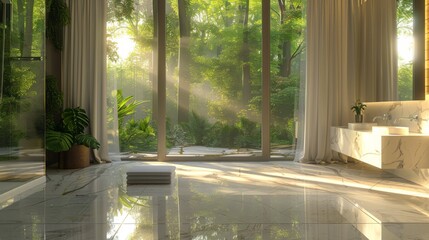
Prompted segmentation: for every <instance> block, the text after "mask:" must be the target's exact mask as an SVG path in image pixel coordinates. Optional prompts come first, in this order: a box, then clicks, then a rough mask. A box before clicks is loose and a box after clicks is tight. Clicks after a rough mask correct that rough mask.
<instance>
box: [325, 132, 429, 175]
mask: <svg viewBox="0 0 429 240" xmlns="http://www.w3.org/2000/svg"><path fill="white" fill-rule="evenodd" d="M350 128H351V127H331V149H332V150H333V151H336V152H338V153H342V154H344V155H346V156H348V157H351V158H354V159H357V160H359V161H362V162H365V163H367V164H370V165H372V166H375V167H377V168H380V169H422V168H429V134H422V133H412V132H410V133H408V132H407V131H403V128H398V127H391V128H385V127H381V128H377V129H376V130H372V129H368V128H360V129H359V128H358V129H356V128H354V129H350ZM375 128H376V127H375Z"/></svg>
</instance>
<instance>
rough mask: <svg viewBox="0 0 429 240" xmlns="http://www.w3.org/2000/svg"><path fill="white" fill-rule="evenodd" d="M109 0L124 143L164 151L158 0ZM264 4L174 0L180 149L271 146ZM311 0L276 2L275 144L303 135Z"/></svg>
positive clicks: (171, 88) (172, 131)
mask: <svg viewBox="0 0 429 240" xmlns="http://www.w3.org/2000/svg"><path fill="white" fill-rule="evenodd" d="M109 4H110V7H109V10H110V11H109V15H108V40H107V41H108V76H109V81H110V83H111V84H112V85H113V84H115V87H113V89H116V90H117V91H113V92H112V94H113V96H116V99H117V101H118V102H117V104H118V116H119V134H120V146H121V151H129V152H145V151H146V152H147V151H155V150H156V146H157V145H156V138H157V134H156V132H157V131H156V116H157V114H156V111H157V109H158V107H157V101H156V99H155V95H154V92H155V91H156V88H157V85H156V81H157V80H156V69H157V66H156V63H157V61H156V58H157V56H156V44H157V42H156V34H157V32H156V30H157V22H156V14H157V1H153V0H110V2H109ZM261 4H262V3H261V1H257V0H228V1H225V0H219V1H208V0H178V1H167V10H166V11H167V12H166V18H167V23H166V31H167V37H166V41H167V43H166V52H167V53H166V62H167V65H166V72H167V142H168V143H167V144H168V146H167V147H169V148H171V149H170V150H171V151H174V149H173V148H174V147H176V150H177V153H179V154H186V150H184V147H186V146H205V147H218V148H225V149H223V150H222V151H223V153H237V152H243V151H244V152H246V153H249V154H250V155H255V151H254V150H257V149H260V148H261V140H260V139H261V133H260V132H261V130H260V127H261V126H260V125H261V100H262V82H261V62H262V55H261V40H262V20H261V15H262V13H261V9H262V6H261ZM303 4H304V3H303V1H302V0H288V1H271V30H270V31H271V119H272V120H271V142H272V146H273V147H276V149H291V148H292V147H293V144H294V141H295V126H294V125H295V117H294V110H295V108H296V107H295V106H296V102H297V100H296V97H297V90H298V88H299V82H300V75H301V70H303V69H301V67H300V66H301V62H302V56H303V52H304V49H305V48H304V30H305V18H304V15H303V14H304V12H305V11H304V6H303ZM113 6H114V7H113ZM231 149H234V150H231ZM249 149H252V150H249ZM228 151H229V152H228ZM249 151H250V152H249ZM256 152H257V151H256ZM279 153H280V154H282V153H281V152H279Z"/></svg>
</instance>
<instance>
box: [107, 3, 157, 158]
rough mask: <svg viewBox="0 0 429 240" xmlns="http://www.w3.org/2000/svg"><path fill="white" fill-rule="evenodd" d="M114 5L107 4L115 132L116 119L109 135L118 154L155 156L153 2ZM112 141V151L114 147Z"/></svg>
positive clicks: (111, 100) (111, 95) (109, 75)
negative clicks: (117, 148)
mask: <svg viewBox="0 0 429 240" xmlns="http://www.w3.org/2000/svg"><path fill="white" fill-rule="evenodd" d="M114 2H115V1H113V0H111V1H109V2H108V3H109V4H108V21H107V46H108V49H107V54H108V59H107V76H108V89H109V112H110V114H111V116H112V117H111V119H110V122H109V124H110V125H111V127H110V128H111V129H114V127H115V125H116V121H114V119H115V117H117V120H118V121H117V124H118V125H117V127H118V131H117V132H116V131H114V130H112V131H110V132H109V133H110V135H111V136H117V137H118V139H119V148H120V152H122V153H126V156H129V155H130V154H131V155H132V157H146V156H156V148H157V138H156V125H155V124H154V119H155V118H154V117H153V116H156V113H155V112H154V111H153V109H156V107H155V108H154V107H153V105H154V104H156V101H153V98H154V96H155V95H154V90H155V89H156V85H154V84H156V81H154V79H155V75H154V73H155V72H156V66H155V65H154V64H156V61H155V60H154V59H155V52H156V49H155V48H154V46H155V45H154V44H155V42H154V38H153V35H154V21H153V18H154V15H153V5H152V2H153V1H148V0H135V1H134V4H133V5H130V6H129V5H127V4H123V5H120V6H117V5H115V4H114ZM114 140H115V138H114V137H112V140H111V142H110V144H111V149H113V148H114V147H113V146H114V145H115V144H117V142H115V141H114ZM122 157H124V156H122Z"/></svg>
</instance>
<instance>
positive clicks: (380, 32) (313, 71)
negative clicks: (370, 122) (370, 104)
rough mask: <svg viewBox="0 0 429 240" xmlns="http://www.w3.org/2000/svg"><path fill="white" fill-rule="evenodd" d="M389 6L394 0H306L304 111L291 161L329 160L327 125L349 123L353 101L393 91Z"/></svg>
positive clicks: (394, 64)
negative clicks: (387, 83)
mask: <svg viewBox="0 0 429 240" xmlns="http://www.w3.org/2000/svg"><path fill="white" fill-rule="evenodd" d="M374 2H380V3H377V4H376V3H374ZM366 4H372V5H366ZM373 5H374V6H376V7H377V9H378V11H377V10H376V9H372V8H371V7H372V6H373ZM391 5H395V0H377V1H375V0H368V1H366V2H362V3H361V1H359V0H344V1H338V0H317V1H316V0H311V1H307V36H306V37H307V49H306V50H307V67H306V83H305V89H304V91H301V92H303V94H304V95H303V96H302V97H301V101H302V102H303V104H301V106H304V109H303V110H301V111H304V114H303V117H302V118H301V119H300V120H299V126H301V128H302V129H301V130H300V133H301V136H298V146H297V153H296V157H295V160H296V161H300V162H317V163H319V162H322V161H330V160H331V159H332V157H333V156H332V151H331V149H330V127H331V126H342V125H346V124H347V123H348V122H352V121H353V119H352V118H353V114H352V112H351V110H350V107H351V105H352V104H353V103H354V102H355V100H356V99H358V98H360V99H366V97H367V96H369V95H371V96H373V95H377V94H379V93H380V92H382V90H388V91H392V90H393V88H394V85H393V83H392V82H393V81H395V82H396V80H395V79H394V75H395V74H396V73H395V74H394V73H393V72H394V70H395V67H396V62H394V61H393V60H394V56H393V53H392V52H395V50H394V49H393V46H394V45H395V44H394V43H391V40H392V36H394V35H392V34H393V33H392V32H391V31H390V30H388V28H389V27H391V26H390V25H388V23H387V22H388V21H393V20H392V19H394V17H393V18H392V17H391V16H392V15H395V12H396V5H395V10H394V11H393V6H391ZM388 10H389V13H380V14H379V15H378V14H377V13H378V12H383V11H388ZM372 21H376V23H374V26H370V25H371V22H372ZM390 24H395V22H391V23H390ZM364 33H365V34H364ZM381 68H382V69H381ZM379 80H382V81H386V82H389V84H391V85H392V87H390V86H391V85H389V87H384V86H387V85H385V83H384V82H382V81H379ZM379 86H380V87H379ZM370 90H371V91H370ZM380 94H381V93H380ZM383 94H384V93H383ZM365 101H366V100H365Z"/></svg>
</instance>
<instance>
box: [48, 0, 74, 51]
mask: <svg viewBox="0 0 429 240" xmlns="http://www.w3.org/2000/svg"><path fill="white" fill-rule="evenodd" d="M69 22H70V11H69V7H68V6H67V4H66V3H65V2H64V0H46V38H48V39H50V40H51V41H52V43H53V44H54V46H55V48H56V49H58V50H62V49H63V28H64V26H66V25H67V24H69Z"/></svg>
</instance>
